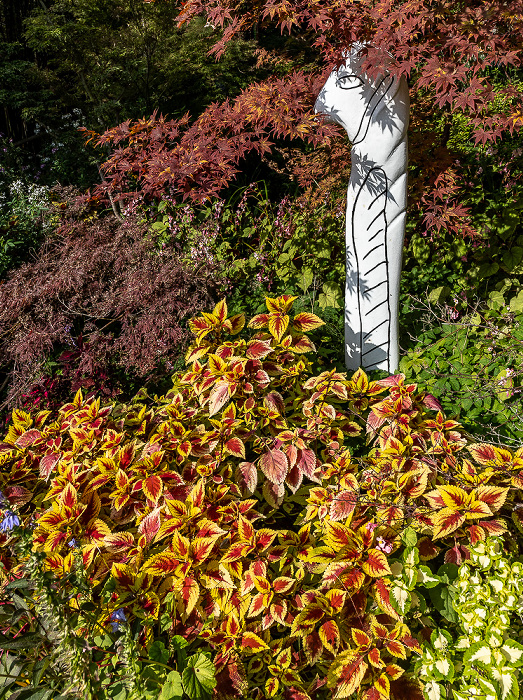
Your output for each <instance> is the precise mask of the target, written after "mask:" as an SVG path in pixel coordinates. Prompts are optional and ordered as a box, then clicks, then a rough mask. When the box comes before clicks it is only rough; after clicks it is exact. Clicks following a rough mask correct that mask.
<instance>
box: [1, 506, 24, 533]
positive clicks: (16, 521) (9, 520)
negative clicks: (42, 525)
mask: <svg viewBox="0 0 523 700" xmlns="http://www.w3.org/2000/svg"><path fill="white" fill-rule="evenodd" d="M4 512H5V516H4V519H3V520H2V522H1V523H0V532H9V531H10V530H12V529H13V528H14V527H18V526H19V525H20V518H19V517H18V515H15V514H14V513H13V511H12V510H6V511H4Z"/></svg>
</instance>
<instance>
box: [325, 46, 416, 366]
mask: <svg viewBox="0 0 523 700" xmlns="http://www.w3.org/2000/svg"><path fill="white" fill-rule="evenodd" d="M360 51H361V49H359V48H354V49H353V50H352V51H351V52H349V53H348V54H347V61H346V63H345V65H344V66H342V67H341V68H340V69H339V70H337V71H333V73H331V75H330V76H329V78H328V79H327V82H326V83H325V85H324V86H323V88H322V90H321V92H320V94H319V95H318V99H317V100H316V106H315V108H316V111H317V112H318V113H321V114H323V115H325V117H326V118H327V119H329V120H331V121H334V122H336V123H338V124H340V125H341V126H342V127H343V128H344V129H345V130H346V132H347V134H348V137H349V140H350V142H351V144H352V150H351V175H350V180H349V187H348V191H347V218H346V284H345V360H346V365H347V368H348V369H357V368H358V367H363V368H365V369H376V368H378V369H385V370H388V371H389V372H394V371H395V370H396V369H398V366H399V343H398V306H399V287H400V274H401V258H402V250H403V238H404V234H405V217H406V213H405V212H406V206H407V127H408V121H409V91H408V86H407V83H406V81H405V80H404V79H403V78H402V79H399V80H398V79H397V78H394V77H392V76H390V75H382V76H380V77H378V78H376V79H374V80H371V79H369V78H368V76H366V75H365V74H364V73H363V71H362V69H361V63H362V56H361V53H360Z"/></svg>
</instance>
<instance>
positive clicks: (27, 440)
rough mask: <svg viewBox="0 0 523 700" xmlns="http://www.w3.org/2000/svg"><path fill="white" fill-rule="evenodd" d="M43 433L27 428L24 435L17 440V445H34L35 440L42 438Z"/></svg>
mask: <svg viewBox="0 0 523 700" xmlns="http://www.w3.org/2000/svg"><path fill="white" fill-rule="evenodd" d="M41 437H42V433H41V432H40V431H39V430H35V429H34V428H33V429H32V430H27V431H26V432H25V433H24V434H23V435H21V436H20V437H19V438H18V440H17V441H16V442H15V445H16V446H17V447H20V448H24V447H29V446H30V445H34V444H35V442H37V441H38V440H41Z"/></svg>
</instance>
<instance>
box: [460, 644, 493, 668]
mask: <svg viewBox="0 0 523 700" xmlns="http://www.w3.org/2000/svg"><path fill="white" fill-rule="evenodd" d="M463 663H465V664H479V665H480V666H481V667H482V668H487V669H488V668H489V667H490V665H491V663H492V649H491V648H490V646H489V645H488V644H487V643H486V642H484V641H483V642H476V643H475V644H472V646H471V647H470V648H469V649H467V651H466V652H465V655H464V656H463Z"/></svg>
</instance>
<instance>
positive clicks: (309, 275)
mask: <svg viewBox="0 0 523 700" xmlns="http://www.w3.org/2000/svg"><path fill="white" fill-rule="evenodd" d="M313 279H314V272H313V271H312V270H311V269H310V268H309V267H306V268H304V269H303V270H302V272H301V277H300V279H299V281H298V287H299V288H300V289H301V290H302V291H303V293H304V294H305V292H306V291H307V289H308V288H309V287H310V286H311V284H312V281H313Z"/></svg>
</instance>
